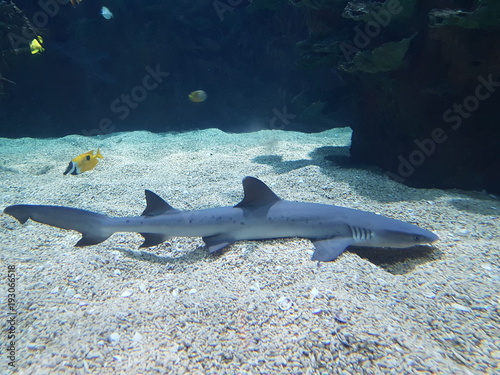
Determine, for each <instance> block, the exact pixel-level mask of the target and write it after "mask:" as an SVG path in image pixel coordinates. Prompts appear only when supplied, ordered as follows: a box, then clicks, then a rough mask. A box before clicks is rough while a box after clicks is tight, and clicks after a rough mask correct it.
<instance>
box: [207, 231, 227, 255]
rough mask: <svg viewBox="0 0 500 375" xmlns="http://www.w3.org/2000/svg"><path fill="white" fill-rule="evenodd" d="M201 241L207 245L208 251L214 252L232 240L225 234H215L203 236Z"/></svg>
mask: <svg viewBox="0 0 500 375" xmlns="http://www.w3.org/2000/svg"><path fill="white" fill-rule="evenodd" d="M203 242H205V245H207V247H208V251H209V252H210V253H215V252H216V251H219V250H221V249H223V248H225V247H226V246H228V245H231V244H232V243H233V242H234V239H232V238H230V237H229V236H228V235H227V234H225V233H223V234H216V235H215V236H208V237H203Z"/></svg>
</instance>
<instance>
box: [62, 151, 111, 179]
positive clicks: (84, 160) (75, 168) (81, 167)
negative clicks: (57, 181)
mask: <svg viewBox="0 0 500 375" xmlns="http://www.w3.org/2000/svg"><path fill="white" fill-rule="evenodd" d="M97 158H99V159H103V158H104V156H102V154H101V151H100V150H99V149H97V152H96V154H95V155H94V150H90V151H89V152H86V153H85V154H81V155H78V156H77V157H76V158H74V159H73V160H71V161H70V162H69V165H68V168H66V172H64V174H68V173H69V174H73V175H76V174H80V173H83V172H86V171H90V170H91V169H93V168H94V167H95V166H96V165H97V163H98V162H99V160H97Z"/></svg>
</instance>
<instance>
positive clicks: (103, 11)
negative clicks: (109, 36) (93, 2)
mask: <svg viewBox="0 0 500 375" xmlns="http://www.w3.org/2000/svg"><path fill="white" fill-rule="evenodd" d="M101 16H103V17H104V18H106V19H107V20H110V19H111V18H113V13H111V11H110V10H109V9H108V8H106V7H102V8H101Z"/></svg>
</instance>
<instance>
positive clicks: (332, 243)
mask: <svg viewBox="0 0 500 375" xmlns="http://www.w3.org/2000/svg"><path fill="white" fill-rule="evenodd" d="M353 242H354V239H353V238H350V237H337V238H331V239H326V240H318V241H314V242H313V244H314V247H315V250H314V254H313V256H312V258H311V259H312V260H318V261H320V262H329V261H331V260H334V259H335V258H337V257H338V256H339V255H340V254H342V253H343V252H344V250H345V249H346V248H347V247H348V246H350V245H352V244H353Z"/></svg>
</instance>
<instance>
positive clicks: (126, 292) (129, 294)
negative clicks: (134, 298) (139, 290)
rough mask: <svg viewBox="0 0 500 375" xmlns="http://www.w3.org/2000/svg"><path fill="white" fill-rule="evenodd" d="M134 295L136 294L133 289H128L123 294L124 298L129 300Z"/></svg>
mask: <svg viewBox="0 0 500 375" xmlns="http://www.w3.org/2000/svg"><path fill="white" fill-rule="evenodd" d="M132 294H134V292H133V291H132V290H131V289H127V290H125V291H124V292H123V293H122V297H123V298H127V297H130V296H131V295H132Z"/></svg>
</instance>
